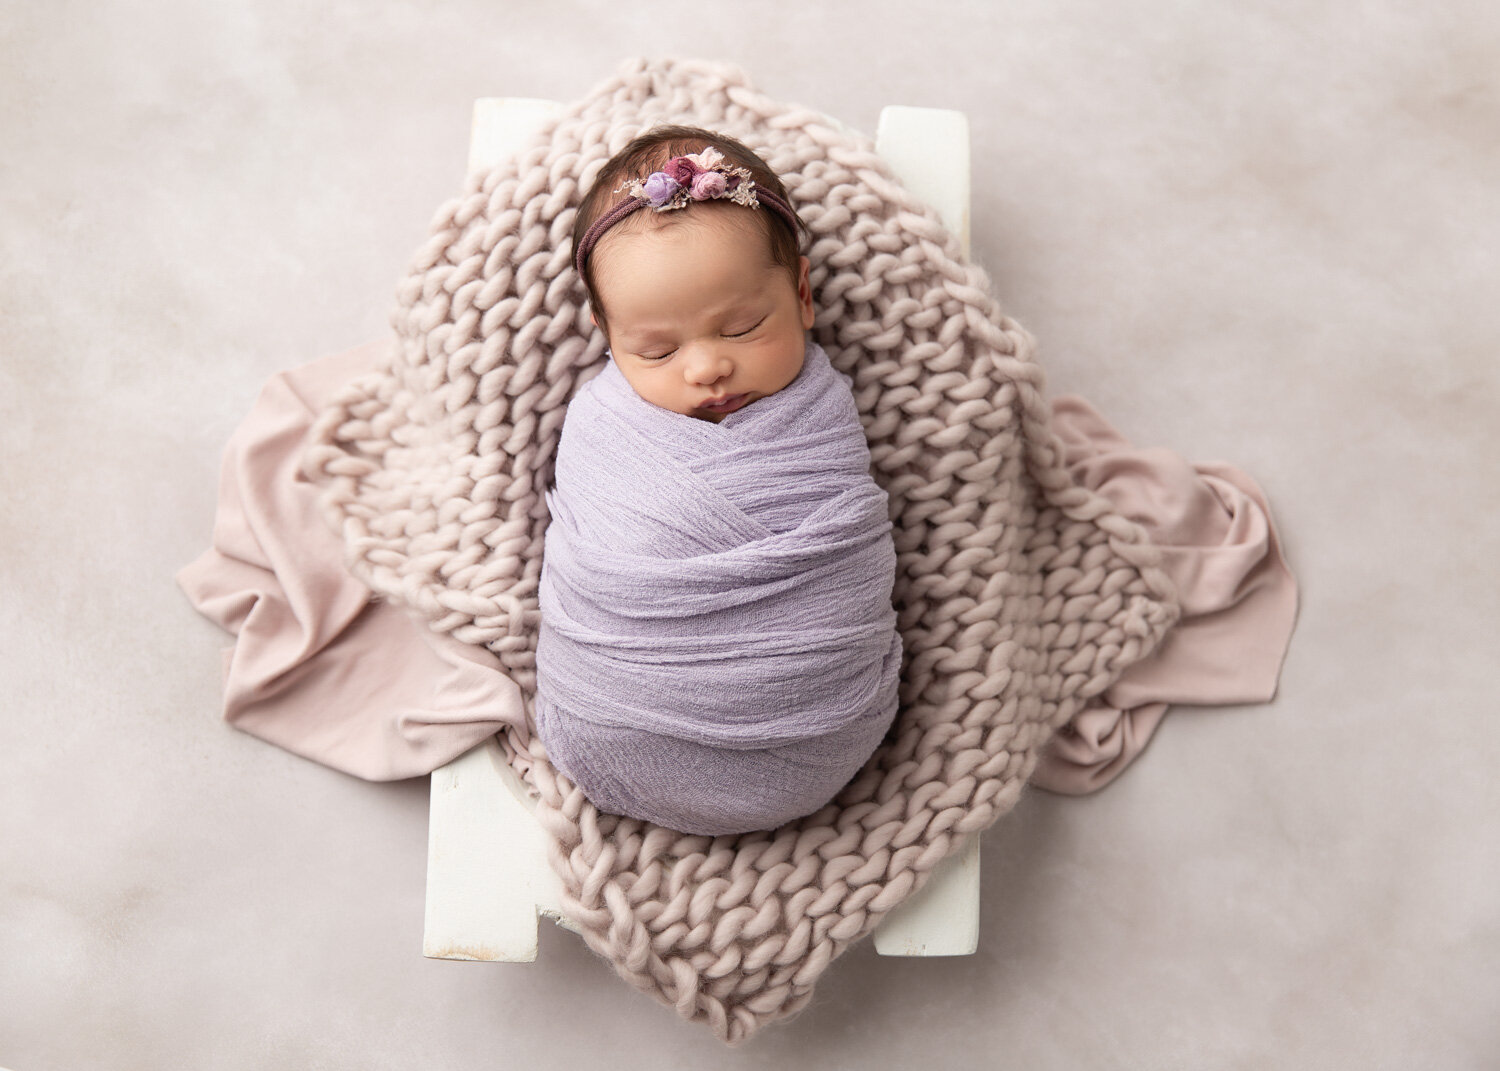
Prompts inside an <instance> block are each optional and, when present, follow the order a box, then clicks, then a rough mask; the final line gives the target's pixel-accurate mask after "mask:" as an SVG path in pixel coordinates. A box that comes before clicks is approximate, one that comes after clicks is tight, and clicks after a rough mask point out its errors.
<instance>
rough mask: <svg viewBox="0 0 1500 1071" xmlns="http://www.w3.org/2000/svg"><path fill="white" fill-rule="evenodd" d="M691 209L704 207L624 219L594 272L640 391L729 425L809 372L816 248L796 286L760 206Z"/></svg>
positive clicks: (604, 243) (616, 342)
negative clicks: (658, 222) (657, 217)
mask: <svg viewBox="0 0 1500 1071" xmlns="http://www.w3.org/2000/svg"><path fill="white" fill-rule="evenodd" d="M688 211H691V212H694V213H697V217H696V218H692V219H681V220H674V221H672V222H671V223H669V224H666V225H662V226H647V227H643V228H641V229H633V228H627V227H625V226H617V227H615V228H614V229H613V230H612V231H611V232H610V233H609V234H608V235H606V236H605V238H604V239H602V240H601V241H600V243H599V245H598V247H597V248H596V250H595V253H594V283H595V288H596V289H597V290H598V293H599V300H600V303H601V304H602V306H603V308H604V312H605V315H606V316H607V317H608V327H609V348H610V352H611V353H612V354H613V356H614V360H615V363H616V365H617V366H618V367H619V369H620V371H621V373H622V374H623V375H624V376H625V379H626V381H627V382H628V383H629V384H630V386H631V387H632V388H633V389H634V390H635V392H636V393H637V394H638V395H640V396H641V397H642V398H644V399H645V400H646V401H648V402H650V403H651V404H652V405H657V406H660V407H661V408H663V409H669V410H671V411H672V412H674V413H682V414H684V415H686V416H691V417H696V418H697V419H699V420H707V421H710V422H712V423H715V424H717V423H718V422H719V421H721V420H723V419H724V417H725V416H727V415H728V414H730V413H732V412H734V411H735V410H736V409H742V408H744V407H745V406H747V405H751V404H753V403H754V402H755V401H756V400H757V399H760V398H764V397H766V396H767V395H770V394H775V393H776V392H777V391H779V390H781V389H782V388H783V387H785V386H787V384H789V383H791V382H792V380H794V379H796V378H797V373H799V372H800V371H801V370H802V357H803V354H804V352H805V350H806V336H805V334H804V332H806V331H807V330H808V328H810V327H812V323H813V305H812V289H811V288H810V287H809V286H808V282H807V270H808V261H807V258H806V257H802V258H800V261H801V265H800V267H801V270H800V273H799V278H798V282H797V284H796V285H795V286H794V285H793V284H792V280H791V279H790V278H789V277H788V275H787V272H786V269H785V268H783V267H781V266H780V265H778V264H774V263H773V262H772V261H771V258H770V252H769V243H768V240H767V238H766V233H765V230H764V225H763V223H762V221H761V220H760V219H759V218H758V217H757V216H756V215H755V214H754V213H755V211H756V210H754V209H747V208H745V207H743V206H740V205H728V204H725V205H695V206H693V208H691V209H688ZM625 222H626V223H632V222H634V221H632V220H627V221H625ZM597 322H598V321H597V320H596V321H595V323H596V324H597Z"/></svg>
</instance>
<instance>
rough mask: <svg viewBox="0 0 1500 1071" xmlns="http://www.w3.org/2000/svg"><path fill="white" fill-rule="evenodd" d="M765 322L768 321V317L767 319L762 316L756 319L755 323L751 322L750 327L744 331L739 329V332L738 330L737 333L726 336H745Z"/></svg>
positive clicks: (726, 336)
mask: <svg viewBox="0 0 1500 1071" xmlns="http://www.w3.org/2000/svg"><path fill="white" fill-rule="evenodd" d="M765 322H766V319H765V317H764V316H762V317H761V318H760V319H759V320H756V321H755V322H754V323H753V324H751V325H750V326H749V327H747V328H745V329H744V330H743V331H739V332H737V333H735V334H733V335H725V336H724V337H725V338H744V337H745V336H746V335H748V334H749V333H750V332H751V331H754V330H755V329H756V328H757V327H759V326H760V325H761V324H763V323H765Z"/></svg>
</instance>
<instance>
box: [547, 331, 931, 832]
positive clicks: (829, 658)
mask: <svg viewBox="0 0 1500 1071" xmlns="http://www.w3.org/2000/svg"><path fill="white" fill-rule="evenodd" d="M555 481H556V482H555V487H554V489H553V490H552V491H549V492H548V493H547V496H546V497H547V512H548V513H549V514H550V515H551V518H552V520H551V524H550V525H549V526H548V528H547V537H546V545H545V547H544V550H543V554H542V586H541V609H542V625H541V634H540V636H539V638H538V640H537V649H536V673H537V679H536V698H535V703H534V713H535V720H536V730H537V735H538V736H540V737H541V740H542V743H543V745H544V746H545V747H546V750H547V757H548V759H549V760H550V761H551V763H552V765H553V766H555V767H556V768H557V769H559V770H561V771H562V772H563V773H565V774H567V775H568V777H569V778H570V779H571V780H572V781H573V783H574V784H576V785H578V787H580V788H581V789H583V791H584V793H585V795H587V796H588V798H589V800H590V801H591V802H592V803H593V804H594V805H595V806H596V807H598V808H599V809H600V810H602V811H609V812H611V813H613V814H622V815H629V816H631V817H634V818H643V819H647V820H649V821H652V822H655V823H657V824H659V825H662V826H665V827H666V828H668V829H677V830H683V831H685V832H688V833H709V834H722V833H744V832H748V831H750V830H754V829H774V828H776V827H777V826H781V825H785V824H786V823H787V822H790V821H791V820H792V819H794V818H800V817H802V816H803V815H805V814H810V813H811V812H813V811H815V810H817V809H818V808H819V807H821V806H822V805H823V804H825V803H827V802H828V801H829V800H830V799H832V798H833V796H834V794H835V793H836V792H838V790H839V789H840V788H842V787H843V786H844V784H845V783H846V782H848V781H849V780H850V778H852V777H853V776H854V774H855V773H856V772H857V771H858V770H859V768H860V767H861V766H862V765H864V762H865V760H866V759H867V758H869V757H870V753H871V752H872V751H874V750H875V746H876V745H877V744H879V743H880V740H881V737H883V736H884V735H885V731H886V729H887V728H888V727H889V726H890V723H891V719H892V718H893V717H894V716H895V714H896V689H897V686H898V684H899V682H900V676H901V634H900V632H898V631H897V629H896V614H895V611H894V610H893V609H892V608H891V587H892V584H893V582H894V579H895V571H896V552H895V549H894V547H893V546H892V543H891V536H890V532H891V522H890V519H889V518H888V516H887V508H888V506H887V499H886V493H885V492H884V491H883V490H881V488H880V485H879V484H877V483H876V482H875V481H874V480H873V479H872V478H871V477H870V451H869V447H868V446H867V445H866V444H865V434H864V429H863V427H862V426H861V424H860V420H859V410H858V409H857V408H856V407H855V405H854V398H853V396H852V394H851V393H850V390H849V384H848V380H847V378H846V377H844V376H842V375H840V374H839V373H838V372H837V371H835V370H834V368H833V366H832V365H831V364H830V363H829V360H828V355H827V354H826V353H825V352H824V351H823V347H821V346H819V345H818V344H817V343H816V342H814V341H812V339H810V338H809V339H807V340H806V345H805V348H804V357H803V364H802V369H801V371H800V372H799V373H798V374H797V377H796V378H795V379H794V380H793V381H792V382H791V383H789V384H788V385H787V386H786V387H784V388H783V389H781V390H779V391H777V392H776V393H775V394H772V395H769V396H767V397H764V398H761V399H759V400H758V401H756V402H754V403H753V404H751V405H748V406H746V407H744V408H743V409H739V410H737V411H735V412H733V413H730V414H728V415H727V416H725V417H724V418H723V420H722V421H720V422H719V423H717V424H713V423H710V422H708V421H705V420H698V419H695V418H694V417H691V416H685V415H683V414H681V413H674V412H672V411H671V410H669V409H663V408H661V407H660V406H656V405H652V404H651V403H650V402H648V401H646V400H645V399H643V398H641V397H640V396H639V395H638V394H636V392H635V391H634V390H633V389H632V388H631V386H630V384H629V383H628V382H627V381H626V379H625V376H624V375H623V374H621V372H620V370H619V368H618V367H617V366H616V365H615V364H614V363H613V362H612V361H611V362H610V363H609V364H607V365H605V367H604V371H603V372H601V373H600V374H599V375H597V376H595V377H594V378H593V379H591V380H589V381H588V382H587V383H585V384H584V385H583V389H582V390H580V391H579V392H578V394H577V396H576V397H574V399H573V400H572V401H571V402H569V403H568V413H567V418H566V420H565V421H564V423H563V432H562V441H561V443H560V444H559V446H558V451H557V465H556V473H555Z"/></svg>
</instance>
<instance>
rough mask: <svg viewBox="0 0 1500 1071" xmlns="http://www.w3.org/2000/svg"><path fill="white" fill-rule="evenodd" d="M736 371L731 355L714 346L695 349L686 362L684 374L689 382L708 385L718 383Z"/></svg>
mask: <svg viewBox="0 0 1500 1071" xmlns="http://www.w3.org/2000/svg"><path fill="white" fill-rule="evenodd" d="M733 371H734V362H733V361H731V360H730V359H729V355H728V354H726V353H724V352H722V351H720V350H718V349H716V348H714V347H712V346H703V347H700V348H697V349H694V350H693V351H692V352H691V353H689V354H688V355H687V360H686V361H685V362H684V368H683V375H685V376H686V377H687V380H688V382H690V383H696V384H699V385H702V386H707V385H708V384H710V383H717V382H718V381H719V380H721V379H723V378H724V377H725V376H727V375H729V374H730V373H731V372H733Z"/></svg>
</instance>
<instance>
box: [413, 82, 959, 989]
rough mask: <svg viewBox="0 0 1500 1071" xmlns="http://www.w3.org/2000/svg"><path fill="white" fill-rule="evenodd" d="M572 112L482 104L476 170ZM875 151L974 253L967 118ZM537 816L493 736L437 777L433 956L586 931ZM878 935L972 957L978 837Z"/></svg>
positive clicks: (427, 945)
mask: <svg viewBox="0 0 1500 1071" xmlns="http://www.w3.org/2000/svg"><path fill="white" fill-rule="evenodd" d="M562 108H563V106H562V105H561V104H558V103H556V102H554V101H546V100H528V99H523V98H514V97H504V98H502V97H483V98H480V99H478V100H476V101H475V102H474V118H473V129H472V133H471V137H470V142H469V171H470V172H471V173H472V172H474V171H476V170H480V169H487V168H490V167H493V166H494V165H495V164H497V163H499V162H500V161H502V160H504V159H505V158H506V157H508V156H509V155H510V154H511V153H513V152H516V151H518V150H519V149H520V148H521V147H522V146H523V145H524V144H525V142H526V139H527V138H528V137H529V136H530V134H531V133H532V132H533V131H534V130H536V129H537V128H538V127H539V126H540V125H541V124H542V123H543V122H545V121H546V120H547V119H548V118H550V117H552V116H554V115H556V114H557V113H559V112H560V111H562ZM830 122H832V123H834V125H841V124H838V123H837V122H836V121H835V120H832V119H830ZM875 148H876V151H877V152H879V153H880V155H881V156H883V157H885V159H886V160H887V161H888V162H889V163H890V165H891V168H892V170H893V171H895V173H896V174H897V176H898V177H899V178H900V179H901V180H902V182H903V183H905V185H906V187H907V189H909V190H911V191H912V192H913V193H914V194H916V195H917V196H919V197H921V198H923V199H924V200H925V201H926V202H927V203H928V204H930V205H932V206H933V207H934V208H935V209H936V210H937V212H938V214H939V215H940V216H941V217H942V219H943V222H944V223H946V224H947V226H948V228H949V229H950V230H952V231H953V232H954V233H955V234H957V235H958V236H959V239H960V241H961V242H962V243H963V249H964V254H965V255H966V256H967V255H968V252H969V124H968V119H967V117H966V116H965V115H964V114H963V113H962V112H956V111H946V110H941V109H936V108H907V107H898V106H892V107H887V108H885V109H884V110H882V111H881V113H880V122H879V126H878V127H877V130H876V136H875ZM935 162H940V164H939V163H935ZM534 810H535V803H534V802H533V801H532V800H531V798H530V797H529V796H528V795H527V792H526V788H525V786H524V784H523V783H522V782H521V779H520V778H519V777H518V776H517V775H516V773H515V771H513V770H512V769H511V768H510V766H509V765H508V764H507V763H506V761H505V758H504V755H503V753H502V752H501V750H500V745H499V744H498V743H497V742H496V741H495V740H494V739H493V738H491V739H489V740H487V741H485V742H484V743H483V744H480V745H479V746H477V747H475V748H473V749H472V750H470V751H469V752H467V753H466V754H464V755H461V756H459V757H458V758H457V759H454V760H453V761H452V762H450V763H448V765H446V766H444V767H442V768H441V769H439V770H437V771H435V772H434V773H433V775H432V808H431V813H430V817H429V826H428V842H427V911H426V922H425V932H424V934H423V939H422V954H423V955H424V956H428V957H430V958H433V959H466V960H488V961H500V962H507V963H529V962H531V961H533V960H535V959H536V953H537V917H538V915H546V916H547V917H548V918H551V919H553V920H554V921H555V922H556V923H557V924H558V925H559V926H562V927H565V928H566V929H570V930H573V931H574V932H577V927H575V926H574V925H573V924H572V923H571V922H569V920H568V919H567V917H566V916H564V915H563V913H562V907H561V904H562V882H561V879H559V878H558V876H557V874H556V873H555V872H554V871H553V870H552V867H551V865H550V864H549V863H548V862H547V847H546V842H545V838H544V834H543V831H542V827H541V825H540V824H539V823H538V822H537V821H536V819H535V818H534V817H533V815H532V812H533V811H534ZM873 938H874V942H875V950H876V951H877V952H879V953H880V954H881V955H885V956H965V955H970V954H972V953H973V952H974V951H975V950H976V949H977V948H978V946H979V836H978V835H977V834H976V835H973V836H971V837H970V838H969V841H968V843H967V844H966V845H964V846H963V847H962V848H960V849H959V850H958V851H957V852H955V853H954V854H953V855H951V856H949V857H948V858H947V859H945V860H943V862H942V863H940V864H939V865H938V867H937V869H936V870H935V871H934V873H933V875H932V878H931V879H930V880H929V881H928V883H927V884H926V885H925V886H923V888H922V889H921V891H920V892H918V893H917V894H916V895H915V896H913V897H911V898H910V899H908V900H907V901H906V902H905V903H903V904H902V905H901V906H900V907H898V908H896V909H895V910H894V911H892V912H891V913H890V914H888V915H887V916H886V917H885V918H884V919H883V920H882V921H881V923H880V925H879V927H877V928H876V930H875V932H874V934H873Z"/></svg>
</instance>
